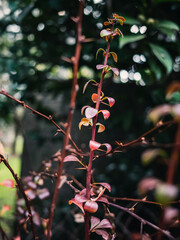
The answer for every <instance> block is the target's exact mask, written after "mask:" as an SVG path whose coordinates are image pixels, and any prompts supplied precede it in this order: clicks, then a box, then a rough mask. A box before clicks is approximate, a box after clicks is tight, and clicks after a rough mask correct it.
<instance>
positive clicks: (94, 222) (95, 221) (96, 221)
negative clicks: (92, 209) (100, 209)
mask: <svg viewBox="0 0 180 240" xmlns="http://www.w3.org/2000/svg"><path fill="white" fill-rule="evenodd" d="M99 223H100V219H99V218H97V217H94V216H92V217H91V229H90V231H92V230H93V229H94V227H96V226H97V225H98V224H99Z"/></svg>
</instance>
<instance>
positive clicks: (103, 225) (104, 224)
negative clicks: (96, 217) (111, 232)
mask: <svg viewBox="0 0 180 240" xmlns="http://www.w3.org/2000/svg"><path fill="white" fill-rule="evenodd" d="M97 228H111V229H112V225H111V223H110V222H109V220H108V219H106V218H105V219H103V220H102V221H101V222H100V223H99V224H98V226H96V229H97Z"/></svg>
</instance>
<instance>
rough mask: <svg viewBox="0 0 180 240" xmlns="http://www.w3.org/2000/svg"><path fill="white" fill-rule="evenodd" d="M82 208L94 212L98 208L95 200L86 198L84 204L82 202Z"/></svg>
mask: <svg viewBox="0 0 180 240" xmlns="http://www.w3.org/2000/svg"><path fill="white" fill-rule="evenodd" d="M84 210H85V211H87V212H89V213H95V212H97V210H98V204H97V202H94V201H92V200H88V201H87V202H86V203H85V204H84Z"/></svg>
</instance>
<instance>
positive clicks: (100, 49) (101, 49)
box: [96, 48, 105, 58]
mask: <svg viewBox="0 0 180 240" xmlns="http://www.w3.org/2000/svg"><path fill="white" fill-rule="evenodd" d="M100 51H103V52H105V50H104V49H103V48H99V49H98V50H97V52H96V58H97V56H98V53H99V52H100Z"/></svg>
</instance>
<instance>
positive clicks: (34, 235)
mask: <svg viewBox="0 0 180 240" xmlns="http://www.w3.org/2000/svg"><path fill="white" fill-rule="evenodd" d="M1 161H2V162H3V163H4V165H5V166H6V167H7V168H8V169H9V171H10V172H11V174H12V176H13V178H14V180H15V181H16V184H17V187H18V189H19V191H20V192H21V194H22V196H23V198H24V200H25V203H26V207H27V210H28V217H29V220H30V226H31V230H32V234H33V238H34V239H38V237H37V236H36V233H35V227H34V222H33V219H32V212H31V206H30V202H29V200H28V198H27V196H26V194H25V191H24V189H23V185H22V184H21V181H20V179H19V178H18V176H17V174H16V173H15V172H14V170H13V169H12V167H11V166H10V165H9V163H8V161H7V160H6V159H5V158H4V157H3V156H2V155H0V162H1Z"/></svg>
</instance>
